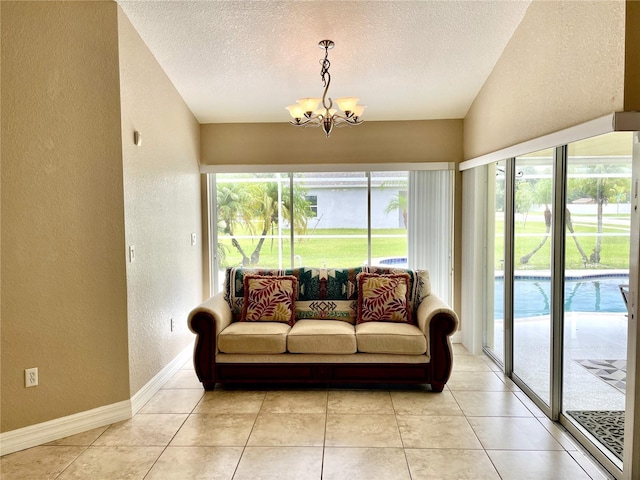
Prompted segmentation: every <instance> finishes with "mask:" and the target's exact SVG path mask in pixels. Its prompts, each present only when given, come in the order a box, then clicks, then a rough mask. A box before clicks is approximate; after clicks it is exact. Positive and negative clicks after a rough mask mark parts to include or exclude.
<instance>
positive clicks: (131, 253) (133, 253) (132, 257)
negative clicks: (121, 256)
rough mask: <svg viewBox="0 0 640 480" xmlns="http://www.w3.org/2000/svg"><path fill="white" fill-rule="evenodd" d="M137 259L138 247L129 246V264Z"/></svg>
mask: <svg viewBox="0 0 640 480" xmlns="http://www.w3.org/2000/svg"><path fill="white" fill-rule="evenodd" d="M135 259H136V247H135V246H134V245H129V263H131V262H133V261H135Z"/></svg>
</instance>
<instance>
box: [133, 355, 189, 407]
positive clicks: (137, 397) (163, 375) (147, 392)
mask: <svg viewBox="0 0 640 480" xmlns="http://www.w3.org/2000/svg"><path fill="white" fill-rule="evenodd" d="M192 353H193V346H192V345H190V346H189V347H187V348H185V349H184V350H183V351H182V352H181V353H180V354H179V355H178V356H177V357H176V358H174V359H173V360H172V361H171V363H169V364H168V365H167V366H166V367H164V368H163V369H162V370H160V372H158V374H157V375H156V376H155V377H153V378H152V379H151V380H149V381H148V382H147V384H146V385H145V386H144V387H142V388H141V389H140V390H138V391H137V392H136V393H135V394H134V395H133V397H131V415H132V416H133V415H135V414H136V413H138V412H139V411H140V409H141V408H142V407H144V406H145V404H146V403H147V402H148V401H149V400H151V397H153V396H154V395H155V394H156V393H157V392H158V390H160V389H161V388H162V386H163V385H164V384H165V383H167V382H168V381H169V380H170V379H171V377H173V376H174V375H175V374H176V372H177V371H178V370H180V369H181V368H182V366H183V365H184V364H185V363H186V362H187V360H189V358H190V357H191V355H192Z"/></svg>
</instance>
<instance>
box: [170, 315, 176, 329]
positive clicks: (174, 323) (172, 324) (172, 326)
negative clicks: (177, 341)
mask: <svg viewBox="0 0 640 480" xmlns="http://www.w3.org/2000/svg"><path fill="white" fill-rule="evenodd" d="M175 328H176V322H175V321H174V320H173V318H172V319H171V331H172V332H173V330H174V329H175Z"/></svg>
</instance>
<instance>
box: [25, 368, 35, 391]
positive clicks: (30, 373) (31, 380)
mask: <svg viewBox="0 0 640 480" xmlns="http://www.w3.org/2000/svg"><path fill="white" fill-rule="evenodd" d="M24 386H25V387H36V386H38V368H37V367H36V368H27V369H26V370H25V371H24Z"/></svg>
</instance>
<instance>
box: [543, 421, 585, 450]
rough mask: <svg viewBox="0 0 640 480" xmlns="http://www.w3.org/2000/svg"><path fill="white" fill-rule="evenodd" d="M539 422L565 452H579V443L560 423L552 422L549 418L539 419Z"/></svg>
mask: <svg viewBox="0 0 640 480" xmlns="http://www.w3.org/2000/svg"><path fill="white" fill-rule="evenodd" d="M538 421H539V422H540V423H541V424H542V426H543V427H544V428H546V429H547V431H548V432H549V433H550V434H551V435H552V436H553V438H555V439H556V440H557V441H558V442H559V443H560V445H562V447H563V448H564V449H565V450H577V449H578V441H577V440H576V439H575V438H573V437H572V436H571V435H570V434H569V433H567V431H566V430H565V429H564V427H563V426H562V425H560V424H558V423H555V422H552V421H551V420H549V418H548V417H544V418H538Z"/></svg>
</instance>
